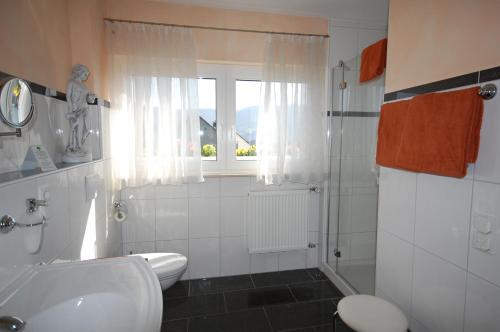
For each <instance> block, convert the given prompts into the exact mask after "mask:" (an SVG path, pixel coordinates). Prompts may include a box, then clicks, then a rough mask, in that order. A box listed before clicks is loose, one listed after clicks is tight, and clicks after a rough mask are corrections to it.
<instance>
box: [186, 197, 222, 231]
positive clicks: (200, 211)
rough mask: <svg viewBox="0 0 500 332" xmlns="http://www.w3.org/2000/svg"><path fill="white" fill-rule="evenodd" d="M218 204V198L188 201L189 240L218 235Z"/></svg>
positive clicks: (191, 199)
mask: <svg viewBox="0 0 500 332" xmlns="http://www.w3.org/2000/svg"><path fill="white" fill-rule="evenodd" d="M219 204H220V200H219V199H218V198H190V199H189V238H205V237H218V236H219V235H220V215H219V213H220V207H219Z"/></svg>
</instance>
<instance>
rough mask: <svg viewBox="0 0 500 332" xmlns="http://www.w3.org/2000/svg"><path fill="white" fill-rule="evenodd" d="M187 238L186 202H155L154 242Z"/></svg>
mask: <svg viewBox="0 0 500 332" xmlns="http://www.w3.org/2000/svg"><path fill="white" fill-rule="evenodd" d="M187 238H188V200H187V198H179V199H157V200H156V240H177V239H187Z"/></svg>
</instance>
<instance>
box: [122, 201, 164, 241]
mask: <svg viewBox="0 0 500 332" xmlns="http://www.w3.org/2000/svg"><path fill="white" fill-rule="evenodd" d="M126 202H127V206H128V218H127V220H126V221H125V222H123V226H122V227H124V233H125V234H126V237H125V239H124V242H127V243H130V242H145V241H154V240H155V224H156V222H155V219H156V216H155V214H156V212H155V201H154V200H149V199H148V200H145V199H141V200H139V199H138V200H127V201H126Z"/></svg>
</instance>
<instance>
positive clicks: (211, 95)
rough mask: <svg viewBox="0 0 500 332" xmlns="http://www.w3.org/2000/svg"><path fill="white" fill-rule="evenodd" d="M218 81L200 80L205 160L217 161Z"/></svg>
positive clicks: (202, 137) (201, 137)
mask: <svg viewBox="0 0 500 332" xmlns="http://www.w3.org/2000/svg"><path fill="white" fill-rule="evenodd" d="M216 96H217V94H216V80H215V79H213V78H200V79H198V102H199V107H200V143H201V144H200V147H201V156H202V159H203V160H217V106H216V105H217V103H216V99H217V98H216Z"/></svg>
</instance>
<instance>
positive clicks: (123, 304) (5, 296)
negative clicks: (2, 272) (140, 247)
mask: <svg viewBox="0 0 500 332" xmlns="http://www.w3.org/2000/svg"><path fill="white" fill-rule="evenodd" d="M0 316H2V317H6V316H7V317H8V316H16V317H19V318H20V319H22V320H23V321H24V322H25V323H26V325H25V327H24V330H23V331H25V332H32V331H38V332H44V331H70V332H83V331H86V332H87V331H96V332H97V331H106V332H115V331H116V332H118V331H119V332H123V331H137V332H139V331H141V332H159V331H160V328H161V317H162V293H161V288H160V284H159V282H158V278H157V277H156V274H155V273H154V272H153V271H152V269H151V267H150V266H149V264H148V263H147V262H146V261H144V259H142V258H140V257H117V258H109V259H99V260H91V261H81V262H68V263H59V264H51V265H42V266H33V267H30V268H28V269H27V270H26V271H25V272H23V273H22V275H21V276H20V277H18V278H17V279H16V280H15V281H13V282H12V283H11V284H10V285H8V286H7V287H5V288H4V289H3V290H1V291H0Z"/></svg>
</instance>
